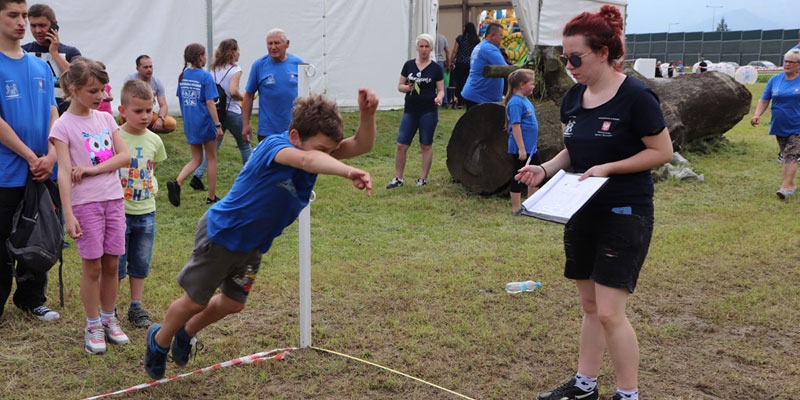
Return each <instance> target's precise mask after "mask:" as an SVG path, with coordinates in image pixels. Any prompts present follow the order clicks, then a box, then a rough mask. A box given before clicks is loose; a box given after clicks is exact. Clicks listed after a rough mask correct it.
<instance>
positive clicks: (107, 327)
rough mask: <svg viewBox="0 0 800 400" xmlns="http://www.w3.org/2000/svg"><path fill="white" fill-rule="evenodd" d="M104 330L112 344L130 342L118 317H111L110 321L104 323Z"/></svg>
mask: <svg viewBox="0 0 800 400" xmlns="http://www.w3.org/2000/svg"><path fill="white" fill-rule="evenodd" d="M103 332H104V333H105V335H106V338H107V339H108V341H109V342H110V343H111V344H116V345H123V344H128V342H130V340H129V339H128V335H126V334H125V332H123V331H122V328H120V327H119V320H118V319H117V318H116V317H111V319H109V320H108V322H105V323H103Z"/></svg>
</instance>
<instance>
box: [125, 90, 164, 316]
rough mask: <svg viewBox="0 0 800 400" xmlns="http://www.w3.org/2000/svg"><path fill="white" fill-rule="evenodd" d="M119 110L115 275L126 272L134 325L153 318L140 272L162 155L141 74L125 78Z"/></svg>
mask: <svg viewBox="0 0 800 400" xmlns="http://www.w3.org/2000/svg"><path fill="white" fill-rule="evenodd" d="M121 97H122V98H121V105H120V106H119V113H120V115H121V116H123V117H124V118H125V124H123V125H122V126H121V127H120V131H119V132H120V135H121V136H122V139H123V140H124V141H125V144H127V145H128V149H130V152H131V162H130V164H128V166H126V167H124V168H120V170H119V174H120V182H121V183H122V187H123V190H124V196H125V221H126V223H127V228H126V229H125V254H123V255H122V256H120V257H119V279H120V281H122V280H123V279H125V276H126V275H127V276H128V277H129V278H130V287H131V289H130V292H131V301H130V306H129V307H128V320H129V321H130V322H131V324H133V325H134V326H135V327H137V328H147V327H149V326H150V325H151V324H152V323H153V322H152V321H151V320H150V314H148V313H147V311H146V310H145V309H144V308H142V292H143V291H144V278H146V277H147V275H148V274H149V272H150V256H151V255H152V254H153V241H154V239H155V233H156V198H155V194H156V192H157V191H158V182H157V181H156V176H155V169H156V164H157V163H159V162H161V161H163V160H165V159H166V158H167V151H166V150H165V149H164V143H163V142H162V141H161V138H160V137H159V136H158V135H156V134H155V133H153V132H152V131H150V130H149V129H147V125H148V124H149V123H150V119H151V115H152V113H153V90H152V89H150V85H148V84H147V83H145V82H144V81H142V80H139V79H134V80H130V81H127V82H125V85H124V86H123V87H122V96H121Z"/></svg>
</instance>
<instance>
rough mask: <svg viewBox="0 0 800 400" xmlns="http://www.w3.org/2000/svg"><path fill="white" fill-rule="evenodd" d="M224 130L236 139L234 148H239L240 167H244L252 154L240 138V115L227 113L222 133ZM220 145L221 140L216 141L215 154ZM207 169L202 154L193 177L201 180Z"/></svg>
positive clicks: (204, 157) (247, 144) (204, 156)
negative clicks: (201, 159) (200, 162)
mask: <svg viewBox="0 0 800 400" xmlns="http://www.w3.org/2000/svg"><path fill="white" fill-rule="evenodd" d="M226 129H227V130H228V132H230V133H231V135H233V138H234V139H236V147H238V148H239V153H240V154H241V155H242V165H244V164H245V163H247V160H249V159H250V154H251V153H252V152H253V149H251V148H250V143H245V141H244V138H243V137H242V114H235V113H232V112H228V113H227V115H226V116H225V121H222V130H223V132H224V131H225V130H226ZM221 145H222V140H219V141H217V153H219V146H221ZM207 168H208V163H207V162H206V155H205V153H203V163H202V164H200V166H199V167H197V169H196V170H194V176H196V177H197V178H199V179H203V174H205V173H206V169H207Z"/></svg>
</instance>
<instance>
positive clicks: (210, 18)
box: [206, 0, 214, 66]
mask: <svg viewBox="0 0 800 400" xmlns="http://www.w3.org/2000/svg"><path fill="white" fill-rule="evenodd" d="M213 2H214V0H206V54H207V55H208V56H209V57H206V64H207V65H206V66H210V65H211V57H210V56H211V55H212V54H214V15H213V11H212V8H213V7H212V4H211V3H213Z"/></svg>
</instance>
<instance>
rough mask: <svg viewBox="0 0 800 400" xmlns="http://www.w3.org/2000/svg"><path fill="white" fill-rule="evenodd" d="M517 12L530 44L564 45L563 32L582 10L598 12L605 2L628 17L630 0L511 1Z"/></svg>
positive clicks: (526, 39)
mask: <svg viewBox="0 0 800 400" xmlns="http://www.w3.org/2000/svg"><path fill="white" fill-rule="evenodd" d="M511 3H512V4H513V5H514V14H515V15H516V16H517V18H519V21H520V22H519V25H520V30H521V31H522V35H523V36H524V37H525V42H527V43H528V45H529V47H531V46H530V44H531V43H536V45H537V46H561V31H562V29H563V28H564V25H566V23H567V22H569V20H570V19H572V17H574V16H575V15H577V14H579V13H581V12H583V11H592V12H594V11H597V10H599V9H600V7H602V6H603V5H604V4H611V5H614V6H617V8H619V11H620V12H621V13H622V18H623V19H624V18H625V16H626V7H627V4H628V1H627V0H512V2H511Z"/></svg>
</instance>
